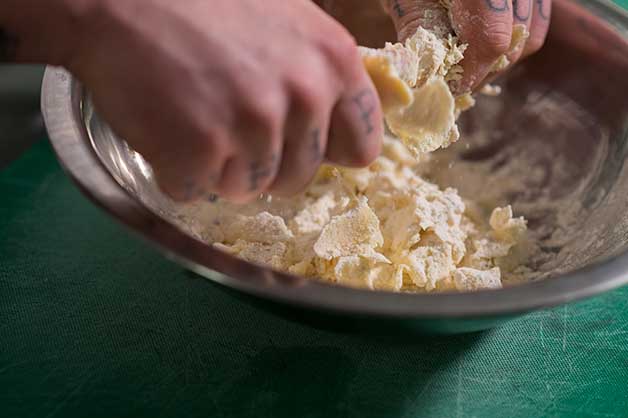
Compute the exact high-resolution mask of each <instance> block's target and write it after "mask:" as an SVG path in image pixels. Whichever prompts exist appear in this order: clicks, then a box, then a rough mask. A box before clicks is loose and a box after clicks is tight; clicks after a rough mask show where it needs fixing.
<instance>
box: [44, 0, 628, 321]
mask: <svg viewBox="0 0 628 418" xmlns="http://www.w3.org/2000/svg"><path fill="white" fill-rule="evenodd" d="M591 3H596V6H601V7H605V8H608V11H609V12H610V13H613V14H616V15H618V16H616V17H618V18H621V19H622V20H624V21H625V22H626V26H627V27H628V13H626V12H625V11H623V10H621V9H619V8H618V7H617V6H615V5H614V4H612V3H610V2H609V1H606V0H594V1H590V2H589V4H591ZM83 93H84V91H83V87H82V86H81V84H80V82H79V81H78V80H77V79H76V78H74V77H73V76H72V75H71V74H70V73H69V72H68V71H67V70H65V69H63V68H59V67H52V66H48V67H47V68H46V71H45V74H44V79H43V83H42V93H41V107H42V114H43V117H44V122H45V124H46V128H47V131H48V135H49V139H50V142H51V144H52V147H53V150H54V152H55V154H56V156H57V159H58V160H59V162H60V164H61V166H62V168H63V169H64V171H65V172H66V173H67V174H68V175H69V177H70V178H71V179H72V181H73V182H74V183H75V184H76V185H77V186H78V188H79V189H80V190H81V191H82V192H83V194H85V195H86V196H87V197H88V198H89V199H90V200H91V201H92V202H93V203H95V204H96V205H97V206H100V207H101V208H102V209H104V210H105V211H106V212H107V213H109V214H110V215H112V216H113V217H114V218H116V219H117V220H118V221H119V222H121V223H122V224H124V225H126V226H127V227H128V228H129V229H130V230H131V231H132V232H134V233H135V234H136V235H139V236H141V237H143V238H144V239H145V240H146V241H147V242H149V243H150V244H152V245H153V246H156V247H157V249H158V250H159V251H160V252H161V253H162V254H163V255H165V256H166V257H167V258H170V259H173V260H175V261H176V262H178V263H179V264H182V265H183V266H184V267H186V268H187V269H189V270H191V271H193V272H195V273H197V274H199V275H201V276H203V277H205V278H208V279H210V280H213V281H215V282H218V283H220V284H223V285H226V286H228V287H232V288H235V289H237V290H240V291H242V292H244V293H248V294H251V295H253V296H256V297H260V298H264V299H270V300H273V301H276V302H282V303H284V304H288V305H292V306H297V307H302V308H309V309H316V310H324V311H333V312H336V313H345V314H354V315H361V316H381V317H396V318H458V317H473V318H480V317H488V316H510V315H516V314H520V313H525V312H529V311H532V310H536V309H540V308H547V307H552V306H557V305H560V304H563V303H567V302H571V301H575V300H578V299H582V298H586V297H590V296H593V295H596V294H599V293H602V292H605V291H608V290H611V289H615V288H617V287H620V286H622V285H625V284H628V250H627V251H625V252H623V253H621V254H618V255H615V256H613V257H610V258H608V259H605V260H602V261H598V262H596V263H593V264H591V265H589V266H587V267H585V268H583V269H579V270H576V271H574V272H570V273H567V274H563V275H560V276H557V277H554V278H551V279H548V280H542V281H537V282H531V283H526V284H521V285H517V286H514V287H508V288H503V289H496V290H481V291H477V292H470V293H436V294H416V293H392V292H379V291H372V290H362V289H354V288H346V287H342V286H337V285H333V284H327V283H323V282H319V281H316V280H312V279H306V278H302V277H297V276H294V275H290V274H288V273H282V272H277V271H274V270H272V269H270V268H268V267H264V266H261V265H256V264H252V263H249V262H246V261H243V260H240V259H237V258H236V257H234V256H231V255H228V254H226V253H224V252H222V251H220V250H217V249H214V248H212V247H210V246H207V245H206V244H204V243H202V242H201V241H199V240H197V239H195V238H193V237H191V236H189V235H187V234H185V233H184V232H182V231H180V230H179V229H178V228H177V227H176V226H174V225H172V224H171V223H169V222H168V221H166V220H165V219H163V218H161V217H159V216H158V215H156V214H155V213H153V212H152V211H151V210H150V209H148V208H147V207H145V206H144V205H143V204H141V203H140V201H139V200H138V199H137V198H136V197H134V196H133V195H131V194H130V193H129V192H128V191H127V190H126V189H125V188H124V187H122V186H121V185H120V184H119V183H118V182H117V181H116V180H115V179H114V177H113V175H112V174H111V173H110V172H109V171H108V170H107V169H106V168H105V165H104V163H103V162H102V161H101V159H100V158H99V157H98V155H97V152H96V150H95V149H94V147H93V146H92V143H91V138H90V137H89V134H88V132H87V129H86V127H85V125H84V123H83V121H84V119H83V115H82V99H83Z"/></svg>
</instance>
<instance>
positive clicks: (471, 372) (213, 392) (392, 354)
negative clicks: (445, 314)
mask: <svg viewBox="0 0 628 418" xmlns="http://www.w3.org/2000/svg"><path fill="white" fill-rule="evenodd" d="M0 196H1V198H0V411H3V412H0V415H1V416H6V417H21V416H25V417H43V416H46V417H68V416H84V417H92V418H95V417H121V416H125V417H126V416H128V417H140V416H143V417H151V418H154V417H156V416H164V417H166V416H169V417H176V416H194V417H196V416H198V417H223V416H242V417H244V416H256V417H279V416H286V417H333V416H339V417H420V416H434V417H453V416H458V417H467V416H468V417H473V416H479V417H482V416H511V417H522V418H523V417H525V418H528V417H531V416H569V417H577V416H581V417H592V416H601V417H615V416H617V417H619V416H622V415H623V416H626V415H628V288H624V289H621V290H618V291H615V292H612V293H608V294H605V295H603V296H601V297H598V298H596V299H593V300H589V301H586V302H583V303H580V304H575V305H568V306H565V307H560V308H558V309H554V310H549V311H544V312H538V313H535V314H532V315H528V316H526V317H524V318H521V319H518V320H514V321H512V322H511V323H509V324H508V325H506V326H504V327H503V328H500V329H496V330H493V331H489V332H486V333H482V334H477V335H466V336H457V337H450V338H438V339H434V338H429V339H428V338H426V339H425V340H423V341H414V342H408V341H406V342H401V341H391V340H389V339H385V338H373V337H366V336H357V335H343V334H334V333H331V332H326V331H321V330H316V329H312V328H309V327H307V326H305V325H301V324H298V323H293V322H290V321H287V320H284V319H280V318H277V317H274V316H272V315H271V314H268V313H266V312H264V311H260V310H258V309H256V308H254V307H251V306H249V305H247V304H245V303H243V302H242V301H240V300H239V299H237V298H236V297H234V295H233V294H231V293H228V292H225V291H224V290H223V289H222V288H220V287H218V286H217V285H214V284H212V283H210V282H207V281H205V280H204V279H202V278H198V277H195V276H193V275H191V274H188V273H186V272H184V271H183V270H182V269H181V268H179V267H178V266H177V265H174V264H172V263H170V262H168V261H166V260H164V259H163V258H162V257H161V256H160V255H158V254H157V253H156V252H155V251H154V250H152V249H151V248H149V247H147V246H146V245H145V244H144V243H142V242H139V241H138V240H137V239H135V238H134V237H132V236H130V235H129V233H127V232H126V231H125V230H124V229H123V228H122V227H120V226H118V225H117V224H116V223H114V222H113V221H112V220H110V219H109V218H108V217H107V216H106V215H104V214H103V213H102V212H100V210H98V209H96V208H95V207H94V206H92V205H91V204H90V203H88V202H87V201H86V199H84V198H83V197H82V196H81V195H80V194H79V192H78V191H77V190H76V189H75V187H74V186H73V185H72V184H71V183H70V181H69V180H68V179H67V178H66V177H65V175H64V174H63V172H62V171H61V169H60V168H59V167H58V165H57V163H56V161H55V159H54V157H53V155H52V152H51V150H50V148H49V145H48V144H47V143H46V142H42V143H40V144H38V145H36V146H35V147H34V148H33V149H32V150H30V151H29V152H28V153H27V154H26V155H25V156H24V157H23V158H21V160H19V161H18V162H16V163H14V164H13V165H12V166H10V167H9V169H7V170H6V171H4V172H3V173H2V174H0Z"/></svg>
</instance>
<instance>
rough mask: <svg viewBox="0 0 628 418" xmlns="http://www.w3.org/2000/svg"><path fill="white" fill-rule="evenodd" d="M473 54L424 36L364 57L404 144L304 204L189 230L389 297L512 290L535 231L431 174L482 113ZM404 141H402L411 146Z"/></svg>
mask: <svg viewBox="0 0 628 418" xmlns="http://www.w3.org/2000/svg"><path fill="white" fill-rule="evenodd" d="M463 50H464V47H460V46H458V45H457V42H456V40H455V38H453V37H449V38H448V39H446V40H442V39H439V38H437V37H436V36H435V35H434V34H433V33H431V32H428V31H426V30H424V29H422V28H420V29H419V30H418V32H417V35H416V36H415V37H413V38H412V39H410V40H408V41H407V42H406V43H405V44H403V45H402V44H394V45H393V44H388V45H387V46H386V47H385V48H384V49H382V50H367V49H364V50H363V55H364V61H365V65H366V67H367V69H368V71H369V73H370V74H371V77H372V78H373V80H374V82H375V84H376V87H377V88H378V91H379V93H380V96H381V99H382V102H383V106H384V109H385V117H386V121H387V124H388V127H389V128H390V131H392V134H391V135H389V134H387V135H386V136H385V138H384V151H383V153H382V155H381V156H380V157H379V158H378V159H377V160H376V161H375V162H374V163H373V164H372V165H371V166H370V167H368V168H363V169H347V168H337V167H331V166H323V167H322V168H321V169H320V170H319V173H318V175H317V176H316V178H315V179H314V181H313V182H312V184H310V186H309V187H308V188H307V190H305V191H304V192H303V193H302V194H300V195H298V196H295V197H292V198H273V197H271V196H268V197H266V198H263V199H262V198H261V199H259V200H258V201H256V202H254V203H252V204H248V205H235V204H233V203H230V202H228V201H225V200H214V201H212V202H201V203H195V204H190V205H185V206H182V207H181V208H180V212H179V215H180V220H181V226H182V227H183V228H185V229H187V230H188V231H189V232H190V233H193V234H194V235H195V236H197V237H199V238H200V239H202V240H203V241H205V242H207V243H210V244H213V245H214V246H215V247H217V248H220V249H222V250H224V251H226V252H228V253H231V254H233V255H236V256H238V257H241V258H243V259H245V260H247V261H250V262H254V263H260V264H264V265H270V266H271V267H273V268H275V269H278V270H283V271H287V272H290V273H293V274H297V275H302V276H307V277H312V278H316V279H320V280H324V281H327V282H332V283H337V284H340V285H346V286H352V287H360V288H367V289H373V290H386V291H397V292H398V291H415V292H433V291H475V290H479V289H494V288H499V287H501V286H502V278H503V277H504V275H508V274H509V273H510V272H512V271H514V270H515V269H516V268H517V267H518V266H519V265H520V261H521V258H522V257H524V256H525V245H524V244H525V237H526V221H525V220H524V219H523V218H516V217H514V216H513V213H512V209H511V208H510V207H509V206H506V207H499V208H496V209H494V210H493V211H492V213H485V212H483V211H482V210H481V209H480V208H479V207H478V206H477V205H474V204H473V202H466V201H464V200H463V199H462V198H461V197H460V195H459V194H458V192H457V191H456V190H455V189H451V188H446V189H441V188H439V187H438V186H437V185H435V184H433V183H430V182H429V181H427V180H425V179H424V178H422V177H421V175H420V171H421V170H420V168H421V166H422V165H423V164H424V163H425V162H426V161H427V160H429V158H430V156H429V155H428V154H427V152H430V151H433V150H435V149H437V148H440V147H445V146H447V145H448V144H450V143H451V142H453V141H455V140H456V139H457V138H458V129H457V127H456V118H457V116H458V114H459V113H460V112H461V111H463V110H465V109H467V108H469V107H471V106H472V105H473V103H474V101H473V99H472V98H471V96H470V95H464V96H461V97H458V98H454V96H453V95H452V93H451V91H450V90H449V87H448V85H447V80H452V79H456V77H458V76H459V74H460V72H459V71H458V70H457V65H458V62H459V61H460V60H461V59H462V52H463ZM398 139H401V140H402V141H399V140H398Z"/></svg>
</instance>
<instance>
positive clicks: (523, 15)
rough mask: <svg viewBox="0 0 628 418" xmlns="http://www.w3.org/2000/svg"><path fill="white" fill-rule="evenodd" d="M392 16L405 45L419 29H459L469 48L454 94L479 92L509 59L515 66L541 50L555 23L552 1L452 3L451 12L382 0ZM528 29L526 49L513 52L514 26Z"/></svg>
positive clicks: (437, 4) (428, 2)
mask: <svg viewBox="0 0 628 418" xmlns="http://www.w3.org/2000/svg"><path fill="white" fill-rule="evenodd" d="M382 2H383V3H384V7H385V8H386V10H387V11H388V13H389V14H390V16H391V17H392V19H393V21H394V23H395V27H396V29H397V33H398V37H399V39H400V40H405V39H406V38H408V37H410V36H412V35H413V34H414V33H415V32H416V29H417V27H418V26H423V27H424V28H426V29H431V30H434V31H435V32H437V33H439V34H441V35H446V34H447V33H449V32H450V30H451V29H452V28H451V27H452V25H453V30H454V31H455V33H456V34H457V35H458V36H459V38H460V41H461V42H462V43H466V44H468V48H467V50H466V52H465V58H464V60H463V61H462V62H461V65H462V67H463V69H464V73H463V77H462V79H461V80H460V81H458V82H455V83H453V84H452V87H453V89H454V91H456V92H457V93H464V92H467V91H471V90H476V89H477V88H479V87H481V86H482V85H483V84H484V83H486V82H487V81H488V80H489V79H490V78H491V76H492V74H491V73H492V70H493V66H494V64H495V62H496V61H497V60H498V59H499V58H500V57H501V56H502V55H503V54H507V55H506V57H507V58H508V61H509V62H510V63H511V65H512V64H513V63H515V62H517V61H518V60H520V59H522V58H525V57H527V56H529V55H531V54H533V53H534V52H536V51H538V50H539V49H540V48H541V47H542V46H543V43H544V42H545V38H546V36H547V32H548V29H549V23H550V14H551V8H552V7H551V0H449V1H448V2H449V3H451V6H450V13H449V14H448V12H447V10H446V9H445V8H444V7H443V6H442V4H443V1H441V0H382ZM516 24H522V25H525V27H526V28H527V29H528V32H529V33H530V36H529V38H528V39H527V40H526V42H525V44H524V45H523V47H521V48H518V49H516V50H514V51H509V49H510V46H511V41H512V34H513V27H514V25H516Z"/></svg>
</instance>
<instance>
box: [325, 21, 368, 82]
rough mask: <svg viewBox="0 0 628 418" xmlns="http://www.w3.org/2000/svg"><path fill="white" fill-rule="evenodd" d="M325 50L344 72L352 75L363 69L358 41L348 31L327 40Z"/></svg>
mask: <svg viewBox="0 0 628 418" xmlns="http://www.w3.org/2000/svg"><path fill="white" fill-rule="evenodd" d="M324 49H325V52H326V53H327V55H328V57H329V59H331V61H332V62H333V63H335V64H336V65H337V66H339V68H340V70H341V71H342V72H345V73H347V72H348V73H350V74H349V75H351V74H353V73H354V72H355V71H356V70H357V69H358V68H360V67H361V63H362V61H361V58H360V51H359V50H358V44H357V41H356V39H355V38H354V37H353V36H352V35H351V34H349V33H348V32H346V31H345V32H344V33H341V34H340V35H339V36H335V37H329V38H328V39H327V40H325V41H324Z"/></svg>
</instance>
